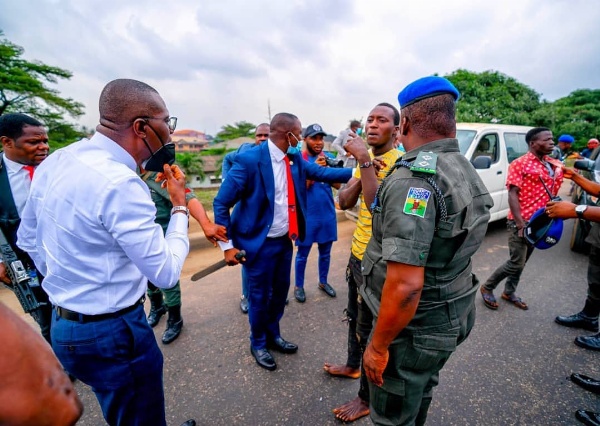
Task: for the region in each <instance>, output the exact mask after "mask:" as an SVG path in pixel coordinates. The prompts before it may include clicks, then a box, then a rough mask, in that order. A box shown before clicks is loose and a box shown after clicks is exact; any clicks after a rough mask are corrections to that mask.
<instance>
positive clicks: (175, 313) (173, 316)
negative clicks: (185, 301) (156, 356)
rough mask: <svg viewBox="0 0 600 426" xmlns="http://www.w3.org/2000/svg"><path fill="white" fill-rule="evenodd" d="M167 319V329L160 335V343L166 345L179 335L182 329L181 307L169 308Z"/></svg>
mask: <svg viewBox="0 0 600 426" xmlns="http://www.w3.org/2000/svg"><path fill="white" fill-rule="evenodd" d="M168 309H169V318H168V319H167V329H166V330H165V332H164V334H163V335H162V342H163V343H164V344H165V345H168V344H169V343H171V342H172V341H174V340H175V339H177V338H178V337H179V335H180V334H181V329H182V328H183V318H181V305H177V306H170V307H169V308H168Z"/></svg>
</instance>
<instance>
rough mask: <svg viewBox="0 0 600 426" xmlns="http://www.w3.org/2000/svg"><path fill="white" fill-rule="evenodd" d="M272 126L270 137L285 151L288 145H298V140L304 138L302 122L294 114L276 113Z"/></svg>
mask: <svg viewBox="0 0 600 426" xmlns="http://www.w3.org/2000/svg"><path fill="white" fill-rule="evenodd" d="M270 127H271V133H270V135H269V139H271V141H273V143H274V144H275V145H277V146H278V147H279V149H281V150H282V151H284V152H285V150H286V149H287V146H288V145H293V146H296V144H297V143H298V141H299V140H300V139H302V124H300V120H299V119H298V117H296V116H295V115H294V114H290V113H287V112H280V113H279V114H275V116H274V117H273V119H272V120H271V124H270ZM290 133H291V135H290Z"/></svg>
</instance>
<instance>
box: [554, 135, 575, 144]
mask: <svg viewBox="0 0 600 426" xmlns="http://www.w3.org/2000/svg"><path fill="white" fill-rule="evenodd" d="M558 141H559V142H564V143H573V142H575V138H574V137H573V136H571V135H560V137H559V138H558Z"/></svg>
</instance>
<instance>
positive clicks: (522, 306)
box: [502, 293, 529, 311]
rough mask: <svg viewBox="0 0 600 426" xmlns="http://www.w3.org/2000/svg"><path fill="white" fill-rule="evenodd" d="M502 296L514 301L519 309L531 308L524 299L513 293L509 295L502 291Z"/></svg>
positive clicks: (508, 300) (511, 301)
mask: <svg viewBox="0 0 600 426" xmlns="http://www.w3.org/2000/svg"><path fill="white" fill-rule="evenodd" d="M502 298H503V299H504V300H506V301H507V302H510V303H512V304H513V305H515V306H516V307H517V308H519V309H523V310H524V311H526V310H527V309H529V306H527V303H525V302H523V300H521V298H520V297H517V296H516V295H514V294H511V295H510V296H509V295H508V294H506V293H502Z"/></svg>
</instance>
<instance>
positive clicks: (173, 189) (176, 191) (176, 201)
mask: <svg viewBox="0 0 600 426" xmlns="http://www.w3.org/2000/svg"><path fill="white" fill-rule="evenodd" d="M156 182H162V184H161V186H162V187H163V188H165V187H166V188H167V191H169V196H170V198H171V203H173V205H174V206H185V205H186V204H187V203H186V202H185V174H184V173H183V172H182V171H181V169H180V168H179V166H176V165H175V164H173V165H172V166H169V165H168V164H165V165H164V166H163V171H162V173H158V175H157V176H156Z"/></svg>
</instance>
